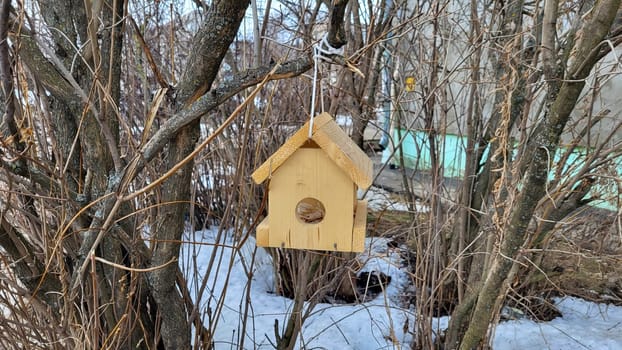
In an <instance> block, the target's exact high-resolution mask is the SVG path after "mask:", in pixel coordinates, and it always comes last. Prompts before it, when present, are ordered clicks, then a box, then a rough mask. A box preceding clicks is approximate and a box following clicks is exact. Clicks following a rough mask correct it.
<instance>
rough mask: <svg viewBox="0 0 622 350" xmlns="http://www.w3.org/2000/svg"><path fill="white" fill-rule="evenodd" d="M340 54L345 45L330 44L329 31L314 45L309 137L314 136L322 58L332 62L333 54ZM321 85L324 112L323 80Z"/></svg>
mask: <svg viewBox="0 0 622 350" xmlns="http://www.w3.org/2000/svg"><path fill="white" fill-rule="evenodd" d="M333 55H339V56H343V47H340V48H336V47H333V46H331V45H330V43H329V42H328V33H326V34H324V36H323V37H322V40H320V42H319V44H317V45H314V46H313V61H314V62H313V87H312V90H311V115H310V117H309V138H311V137H312V136H313V119H314V117H315V97H316V95H317V89H318V81H319V79H318V77H317V75H318V69H319V65H320V60H322V61H325V62H331V56H333ZM319 85H320V107H321V108H322V113H323V112H324V94H323V89H322V82H321V81H319Z"/></svg>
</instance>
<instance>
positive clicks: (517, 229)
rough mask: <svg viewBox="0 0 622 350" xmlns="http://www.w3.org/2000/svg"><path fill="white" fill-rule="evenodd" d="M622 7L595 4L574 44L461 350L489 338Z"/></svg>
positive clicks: (610, 0) (613, 2)
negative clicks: (568, 128) (564, 137)
mask: <svg viewBox="0 0 622 350" xmlns="http://www.w3.org/2000/svg"><path fill="white" fill-rule="evenodd" d="M619 7H620V0H603V1H600V2H598V3H597V4H596V6H595V8H594V10H593V11H592V17H591V18H590V19H588V20H587V21H585V22H584V25H583V28H582V30H583V32H584V33H590V35H583V36H582V37H581V39H580V40H578V41H577V43H576V44H575V49H576V56H575V60H574V61H572V63H571V64H570V66H569V70H568V72H569V73H568V76H567V77H566V78H567V79H566V80H564V82H563V83H562V84H561V87H560V90H559V93H557V94H555V93H553V94H549V95H552V96H554V100H553V101H551V102H552V103H551V105H550V107H549V109H548V113H546V115H545V117H544V118H543V120H542V121H541V123H540V126H539V127H536V128H535V134H534V136H533V137H532V138H531V139H530V143H529V145H528V147H529V148H530V149H531V150H532V151H533V153H531V154H533V156H532V157H531V158H530V159H529V160H530V161H529V162H528V164H529V166H528V168H527V173H526V174H525V176H524V182H523V186H522V190H521V192H520V194H519V195H518V197H517V199H516V201H515V203H516V204H515V206H514V207H513V208H512V212H511V215H510V220H509V222H507V227H506V230H505V232H504V240H503V242H502V243H501V247H500V251H499V253H498V254H496V255H495V257H494V263H493V265H492V268H491V271H490V273H489V274H488V276H487V278H486V280H485V282H484V284H483V287H482V289H481V290H480V291H479V293H478V297H477V303H476V306H475V308H474V311H473V315H472V316H471V321H472V322H471V324H470V325H469V327H468V329H467V331H466V333H465V335H464V338H463V341H462V343H461V344H460V349H463V350H470V349H473V348H477V347H479V346H480V345H481V343H482V341H483V340H484V339H485V338H486V333H487V331H488V327H489V324H490V322H491V320H492V317H493V316H494V312H495V311H496V310H498V306H499V304H500V303H501V302H502V300H503V298H504V296H505V293H506V291H507V284H506V283H505V281H506V278H508V277H509V275H508V274H509V272H510V270H511V268H512V266H513V264H514V262H515V261H519V260H520V257H521V254H520V248H521V247H522V246H523V244H524V243H525V242H526V239H527V238H528V237H527V236H528V235H527V228H528V225H529V223H530V222H531V220H532V218H533V213H534V210H535V208H536V205H537V203H538V202H539V200H540V199H541V198H542V197H543V194H544V193H545V192H546V191H545V187H546V182H547V176H548V171H547V169H549V162H550V157H549V155H550V154H554V153H555V151H556V149H557V147H558V143H559V139H560V136H561V133H562V131H563V130H564V127H565V125H566V123H567V122H568V119H569V117H570V113H571V112H572V110H573V109H574V106H575V105H576V103H577V100H578V98H579V96H580V93H581V91H582V89H583V87H584V85H585V78H586V77H587V76H588V74H589V72H590V71H591V69H592V67H593V66H594V64H595V63H596V58H597V57H596V55H595V52H596V51H597V50H596V49H597V48H598V47H599V45H600V44H601V42H602V40H603V39H604V38H605V37H606V35H607V34H608V32H609V30H610V28H611V25H612V23H613V20H614V18H615V14H616V12H617V9H618V8H619Z"/></svg>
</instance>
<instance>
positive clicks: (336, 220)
mask: <svg viewBox="0 0 622 350" xmlns="http://www.w3.org/2000/svg"><path fill="white" fill-rule="evenodd" d="M372 174H373V166H372V161H371V160H370V159H369V158H368V157H367V155H366V154H365V152H363V151H362V150H361V149H360V148H359V147H358V146H357V145H356V144H355V143H354V142H352V140H351V139H350V138H349V137H348V135H347V134H346V133H345V132H344V131H343V130H342V129H341V127H339V125H337V123H336V122H335V121H334V120H333V118H332V117H331V116H330V115H329V114H327V113H323V114H320V115H318V116H316V117H315V118H314V122H313V130H312V134H311V138H309V122H307V123H306V124H305V125H304V126H303V127H302V128H301V129H300V130H298V131H297V132H296V133H295V134H294V135H293V136H292V137H290V138H289V139H288V140H287V141H286V142H285V144H284V145H283V146H281V148H279V149H278V150H277V151H276V153H274V154H273V155H272V156H270V158H269V159H268V160H267V161H266V162H265V163H263V164H262V165H261V166H260V167H259V168H257V170H255V172H254V173H253V174H252V178H253V180H254V181H255V183H257V184H260V183H262V182H264V181H266V180H269V182H268V216H267V217H266V218H265V219H264V220H263V221H262V222H261V223H260V224H259V226H258V227H257V245H259V246H264V247H280V248H295V249H315V250H329V251H354V252H360V251H363V247H364V243H365V226H366V223H367V201H364V200H360V201H359V200H357V189H358V188H362V189H366V188H368V187H369V186H370V185H371V183H372Z"/></svg>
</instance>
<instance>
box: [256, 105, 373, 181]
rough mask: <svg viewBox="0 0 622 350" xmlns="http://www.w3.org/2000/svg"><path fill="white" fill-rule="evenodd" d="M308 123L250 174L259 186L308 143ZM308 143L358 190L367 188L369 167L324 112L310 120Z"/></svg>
mask: <svg viewBox="0 0 622 350" xmlns="http://www.w3.org/2000/svg"><path fill="white" fill-rule="evenodd" d="M309 123H310V122H306V123H305V124H304V125H303V127H302V128H300V129H299V130H298V131H297V132H296V133H295V134H294V135H292V136H291V137H290V138H289V139H288V140H287V141H285V143H284V144H283V146H281V148H279V149H278V150H277V151H276V152H275V153H274V154H273V155H272V156H270V158H268V160H266V161H265V162H264V163H263V164H262V165H261V166H259V168H257V169H256V170H255V172H254V173H253V174H252V175H251V177H252V178H253V181H255V183H257V184H260V183H262V182H264V181H265V180H266V179H267V178H269V177H270V176H271V174H272V173H273V172H275V171H276V170H277V169H278V168H279V167H280V166H281V165H282V164H283V163H285V161H286V160H287V159H288V158H289V157H290V156H291V155H292V154H294V152H296V150H297V149H299V148H301V147H302V146H304V145H305V144H306V143H308V142H309ZM311 141H313V142H314V143H315V144H317V145H318V146H319V147H320V148H321V149H322V150H323V151H324V152H325V153H326V155H327V156H328V158H330V159H331V160H332V161H333V162H334V163H335V164H336V165H337V166H338V167H339V168H340V169H341V170H343V171H344V172H345V173H346V174H348V176H349V177H350V178H351V179H352V181H353V182H354V183H356V185H357V186H358V187H359V188H368V187H369V186H370V185H371V183H372V180H373V164H372V161H371V159H369V157H367V155H366V154H365V152H363V151H362V150H361V149H360V148H359V147H358V146H357V145H356V144H355V143H354V142H353V141H352V140H351V139H350V137H349V136H348V135H347V134H346V133H345V132H344V131H343V130H342V129H341V127H340V126H339V125H337V123H336V122H335V120H334V119H333V117H332V116H331V115H330V114H328V113H322V114H320V115H318V116H316V117H315V118H314V120H313V131H312V134H311Z"/></svg>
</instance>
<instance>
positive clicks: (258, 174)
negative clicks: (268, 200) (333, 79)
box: [251, 113, 333, 184]
mask: <svg viewBox="0 0 622 350" xmlns="http://www.w3.org/2000/svg"><path fill="white" fill-rule="evenodd" d="M332 120H333V118H332V117H331V116H330V114H328V113H323V114H320V115H318V116H316V117H315V118H314V120H313V130H314V132H315V131H316V130H318V129H319V128H321V127H322V126H324V124H326V123H328V122H329V121H332ZM308 140H309V121H307V122H306V123H305V124H304V125H303V126H302V127H301V128H300V129H299V130H298V131H297V132H296V133H294V135H292V136H291V137H290V138H289V139H287V141H285V143H284V144H283V146H281V147H280V148H279V149H278V150H277V151H276V152H274V154H272V155H271V156H270V158H268V160H266V161H265V162H264V163H263V164H262V165H260V166H259V167H258V168H257V169H256V170H255V171H254V172H253V174H252V175H251V178H252V179H253V181H255V183H256V184H260V183H262V182H264V181H265V180H266V179H267V178H268V177H270V176H271V175H272V174H273V173H274V172H275V171H276V169H278V168H279V167H280V166H281V165H282V164H283V163H284V162H285V161H286V160H287V159H288V158H289V157H290V156H291V155H292V154H293V153H294V152H295V151H296V150H297V149H298V148H300V146H302V145H303V144H304V143H305V142H307V141H308Z"/></svg>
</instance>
